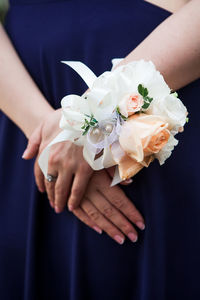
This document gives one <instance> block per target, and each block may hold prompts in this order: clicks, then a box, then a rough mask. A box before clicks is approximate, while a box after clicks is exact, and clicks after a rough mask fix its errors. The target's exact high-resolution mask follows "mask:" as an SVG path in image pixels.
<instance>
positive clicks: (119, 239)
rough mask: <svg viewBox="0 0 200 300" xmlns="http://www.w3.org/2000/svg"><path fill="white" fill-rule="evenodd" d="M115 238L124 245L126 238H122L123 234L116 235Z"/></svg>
mask: <svg viewBox="0 0 200 300" xmlns="http://www.w3.org/2000/svg"><path fill="white" fill-rule="evenodd" d="M114 239H115V241H116V242H117V243H119V244H120V245H122V244H123V243H124V238H122V237H121V236H119V235H115V236H114Z"/></svg>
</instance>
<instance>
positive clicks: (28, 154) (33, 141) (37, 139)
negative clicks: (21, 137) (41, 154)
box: [22, 127, 42, 159]
mask: <svg viewBox="0 0 200 300" xmlns="http://www.w3.org/2000/svg"><path fill="white" fill-rule="evenodd" d="M41 139H42V138H41V128H40V127H39V128H37V129H36V130H35V131H34V132H33V134H32V135H31V136H30V138H29V141H28V145H27V147H26V149H25V151H24V153H23V155H22V158H23V159H32V158H33V157H35V156H36V155H37V153H38V150H39V146H40V143H41Z"/></svg>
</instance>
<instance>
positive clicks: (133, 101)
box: [118, 93, 144, 118]
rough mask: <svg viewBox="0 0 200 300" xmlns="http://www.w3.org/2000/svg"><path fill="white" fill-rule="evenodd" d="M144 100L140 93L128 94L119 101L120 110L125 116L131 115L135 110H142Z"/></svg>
mask: <svg viewBox="0 0 200 300" xmlns="http://www.w3.org/2000/svg"><path fill="white" fill-rule="evenodd" d="M143 104H144V100H143V98H142V96H141V95H140V94H137V93H135V94H127V95H125V96H124V97H123V98H122V100H121V101H120V102H119V105H118V107H119V111H120V113H121V114H122V115H123V116H124V117H126V118H127V117H129V116H131V115H133V114H134V113H135V112H137V111H140V109H141V108H142V106H143Z"/></svg>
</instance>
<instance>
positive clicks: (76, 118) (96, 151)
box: [39, 59, 188, 185]
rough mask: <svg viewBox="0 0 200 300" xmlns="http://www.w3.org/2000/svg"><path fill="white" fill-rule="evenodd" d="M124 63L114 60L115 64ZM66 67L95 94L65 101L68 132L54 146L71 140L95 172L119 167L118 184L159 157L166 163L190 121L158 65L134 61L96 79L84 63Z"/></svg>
mask: <svg viewBox="0 0 200 300" xmlns="http://www.w3.org/2000/svg"><path fill="white" fill-rule="evenodd" d="M119 61H120V60H118V59H115V60H113V66H115V65H116V64H117V63H118V62H119ZM64 63H66V64H67V65H69V66H71V67H72V68H73V69H74V70H75V71H77V72H78V73H79V75H80V76H81V77H82V78H83V79H84V80H85V82H86V83H87V85H88V87H89V90H88V91H87V92H85V93H84V94H83V95H82V96H78V95H68V96H66V97H64V98H63V99H62V101H61V105H62V118H61V120H60V127H61V128H62V129H63V132H62V133H61V134H60V136H59V137H57V138H56V140H55V141H53V142H52V143H51V144H53V143H55V142H58V141H61V140H71V141H73V142H74V143H75V144H77V145H79V146H83V155H84V158H85V159H86V161H87V162H88V163H89V164H90V166H91V167H92V168H93V169H94V170H100V169H102V168H108V167H111V166H114V165H116V166H117V168H116V173H115V176H114V180H113V183H112V185H114V184H116V183H119V182H120V181H122V180H125V179H129V178H130V177H132V176H134V175H135V174H136V173H137V172H139V171H140V170H141V169H142V168H143V167H148V166H149V164H150V163H151V162H152V161H153V160H154V159H158V161H159V163H160V165H162V164H164V162H165V161H166V159H167V158H168V157H169V156H170V155H171V153H172V151H173V149H174V147H175V146H176V145H177V144H178V140H177V139H176V138H175V135H176V134H177V133H178V132H182V131H183V126H184V125H185V123H186V122H187V120H188V119H187V109H186V107H185V106H184V105H183V103H182V102H181V100H180V99H179V98H178V95H177V93H174V92H173V93H172V91H171V90H170V88H169V86H168V85H167V84H166V82H165V81H164V79H163V76H162V75H161V74H160V73H159V72H158V71H157V70H156V68H155V66H154V64H153V63H152V62H151V61H148V62H147V61H144V60H139V61H133V62H130V63H128V64H126V65H123V66H119V67H117V68H115V69H112V70H111V71H107V72H104V73H103V74H101V75H100V76H99V77H96V76H95V75H94V73H93V72H92V71H91V70H90V69H89V68H88V67H87V66H85V65H84V64H82V63H81V62H64ZM47 156H48V155H47V152H45V153H43V154H42V156H41V158H40V160H39V163H40V165H41V168H42V169H43V172H44V173H45V170H44V169H45V168H46V169H47V166H46V165H45V160H46V164H47V162H48V159H47ZM44 158H45V159H44ZM44 165H45V166H44Z"/></svg>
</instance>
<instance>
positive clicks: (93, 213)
mask: <svg viewBox="0 0 200 300" xmlns="http://www.w3.org/2000/svg"><path fill="white" fill-rule="evenodd" d="M88 215H89V217H90V218H92V219H93V220H94V221H97V220H99V217H100V215H99V213H98V212H97V211H94V210H89V211H88Z"/></svg>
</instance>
